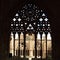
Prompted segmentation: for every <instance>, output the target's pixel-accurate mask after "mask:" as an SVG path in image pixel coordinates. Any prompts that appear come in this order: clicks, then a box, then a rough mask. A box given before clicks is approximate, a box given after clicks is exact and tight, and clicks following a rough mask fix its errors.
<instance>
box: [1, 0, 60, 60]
mask: <svg viewBox="0 0 60 60" xmlns="http://www.w3.org/2000/svg"><path fill="white" fill-rule="evenodd" d="M27 3H33V4H36V5H37V6H39V8H40V9H44V10H45V11H46V13H47V14H48V18H49V21H50V23H51V29H52V44H53V47H52V48H53V53H52V54H53V60H58V58H59V52H60V50H59V47H60V46H59V45H60V44H59V39H60V37H59V35H60V23H59V22H60V14H59V13H60V2H59V1H57V0H56V1H55V0H49V1H48V0H35V1H33V0H0V58H1V60H7V57H8V56H9V55H8V54H9V36H10V31H9V29H10V21H11V19H12V17H13V16H14V14H15V13H16V12H17V11H18V10H21V8H22V7H23V6H24V5H25V4H27Z"/></svg>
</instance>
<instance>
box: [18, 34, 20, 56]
mask: <svg viewBox="0 0 60 60" xmlns="http://www.w3.org/2000/svg"><path fill="white" fill-rule="evenodd" d="M18 56H19V57H20V33H18Z"/></svg>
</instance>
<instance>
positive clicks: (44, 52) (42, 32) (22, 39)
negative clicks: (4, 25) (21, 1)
mask: <svg viewBox="0 0 60 60" xmlns="http://www.w3.org/2000/svg"><path fill="white" fill-rule="evenodd" d="M10 31H11V39H10V48H9V50H10V52H9V53H11V54H12V56H19V57H21V58H23V57H25V58H28V59H32V58H37V59H38V58H39V59H41V60H42V59H51V58H52V37H51V28H50V22H49V19H48V17H47V15H46V13H45V12H44V11H43V10H39V8H38V7H37V6H35V5H33V4H27V5H25V6H24V7H23V8H22V9H21V10H20V11H18V12H17V13H16V14H15V16H14V17H13V18H12V21H11V29H10Z"/></svg>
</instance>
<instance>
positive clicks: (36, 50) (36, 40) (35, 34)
mask: <svg viewBox="0 0 60 60" xmlns="http://www.w3.org/2000/svg"><path fill="white" fill-rule="evenodd" d="M35 58H37V34H36V33H35Z"/></svg>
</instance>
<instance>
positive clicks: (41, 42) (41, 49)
mask: <svg viewBox="0 0 60 60" xmlns="http://www.w3.org/2000/svg"><path fill="white" fill-rule="evenodd" d="M40 38H41V50H40V54H41V60H42V33H41V35H40Z"/></svg>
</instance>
